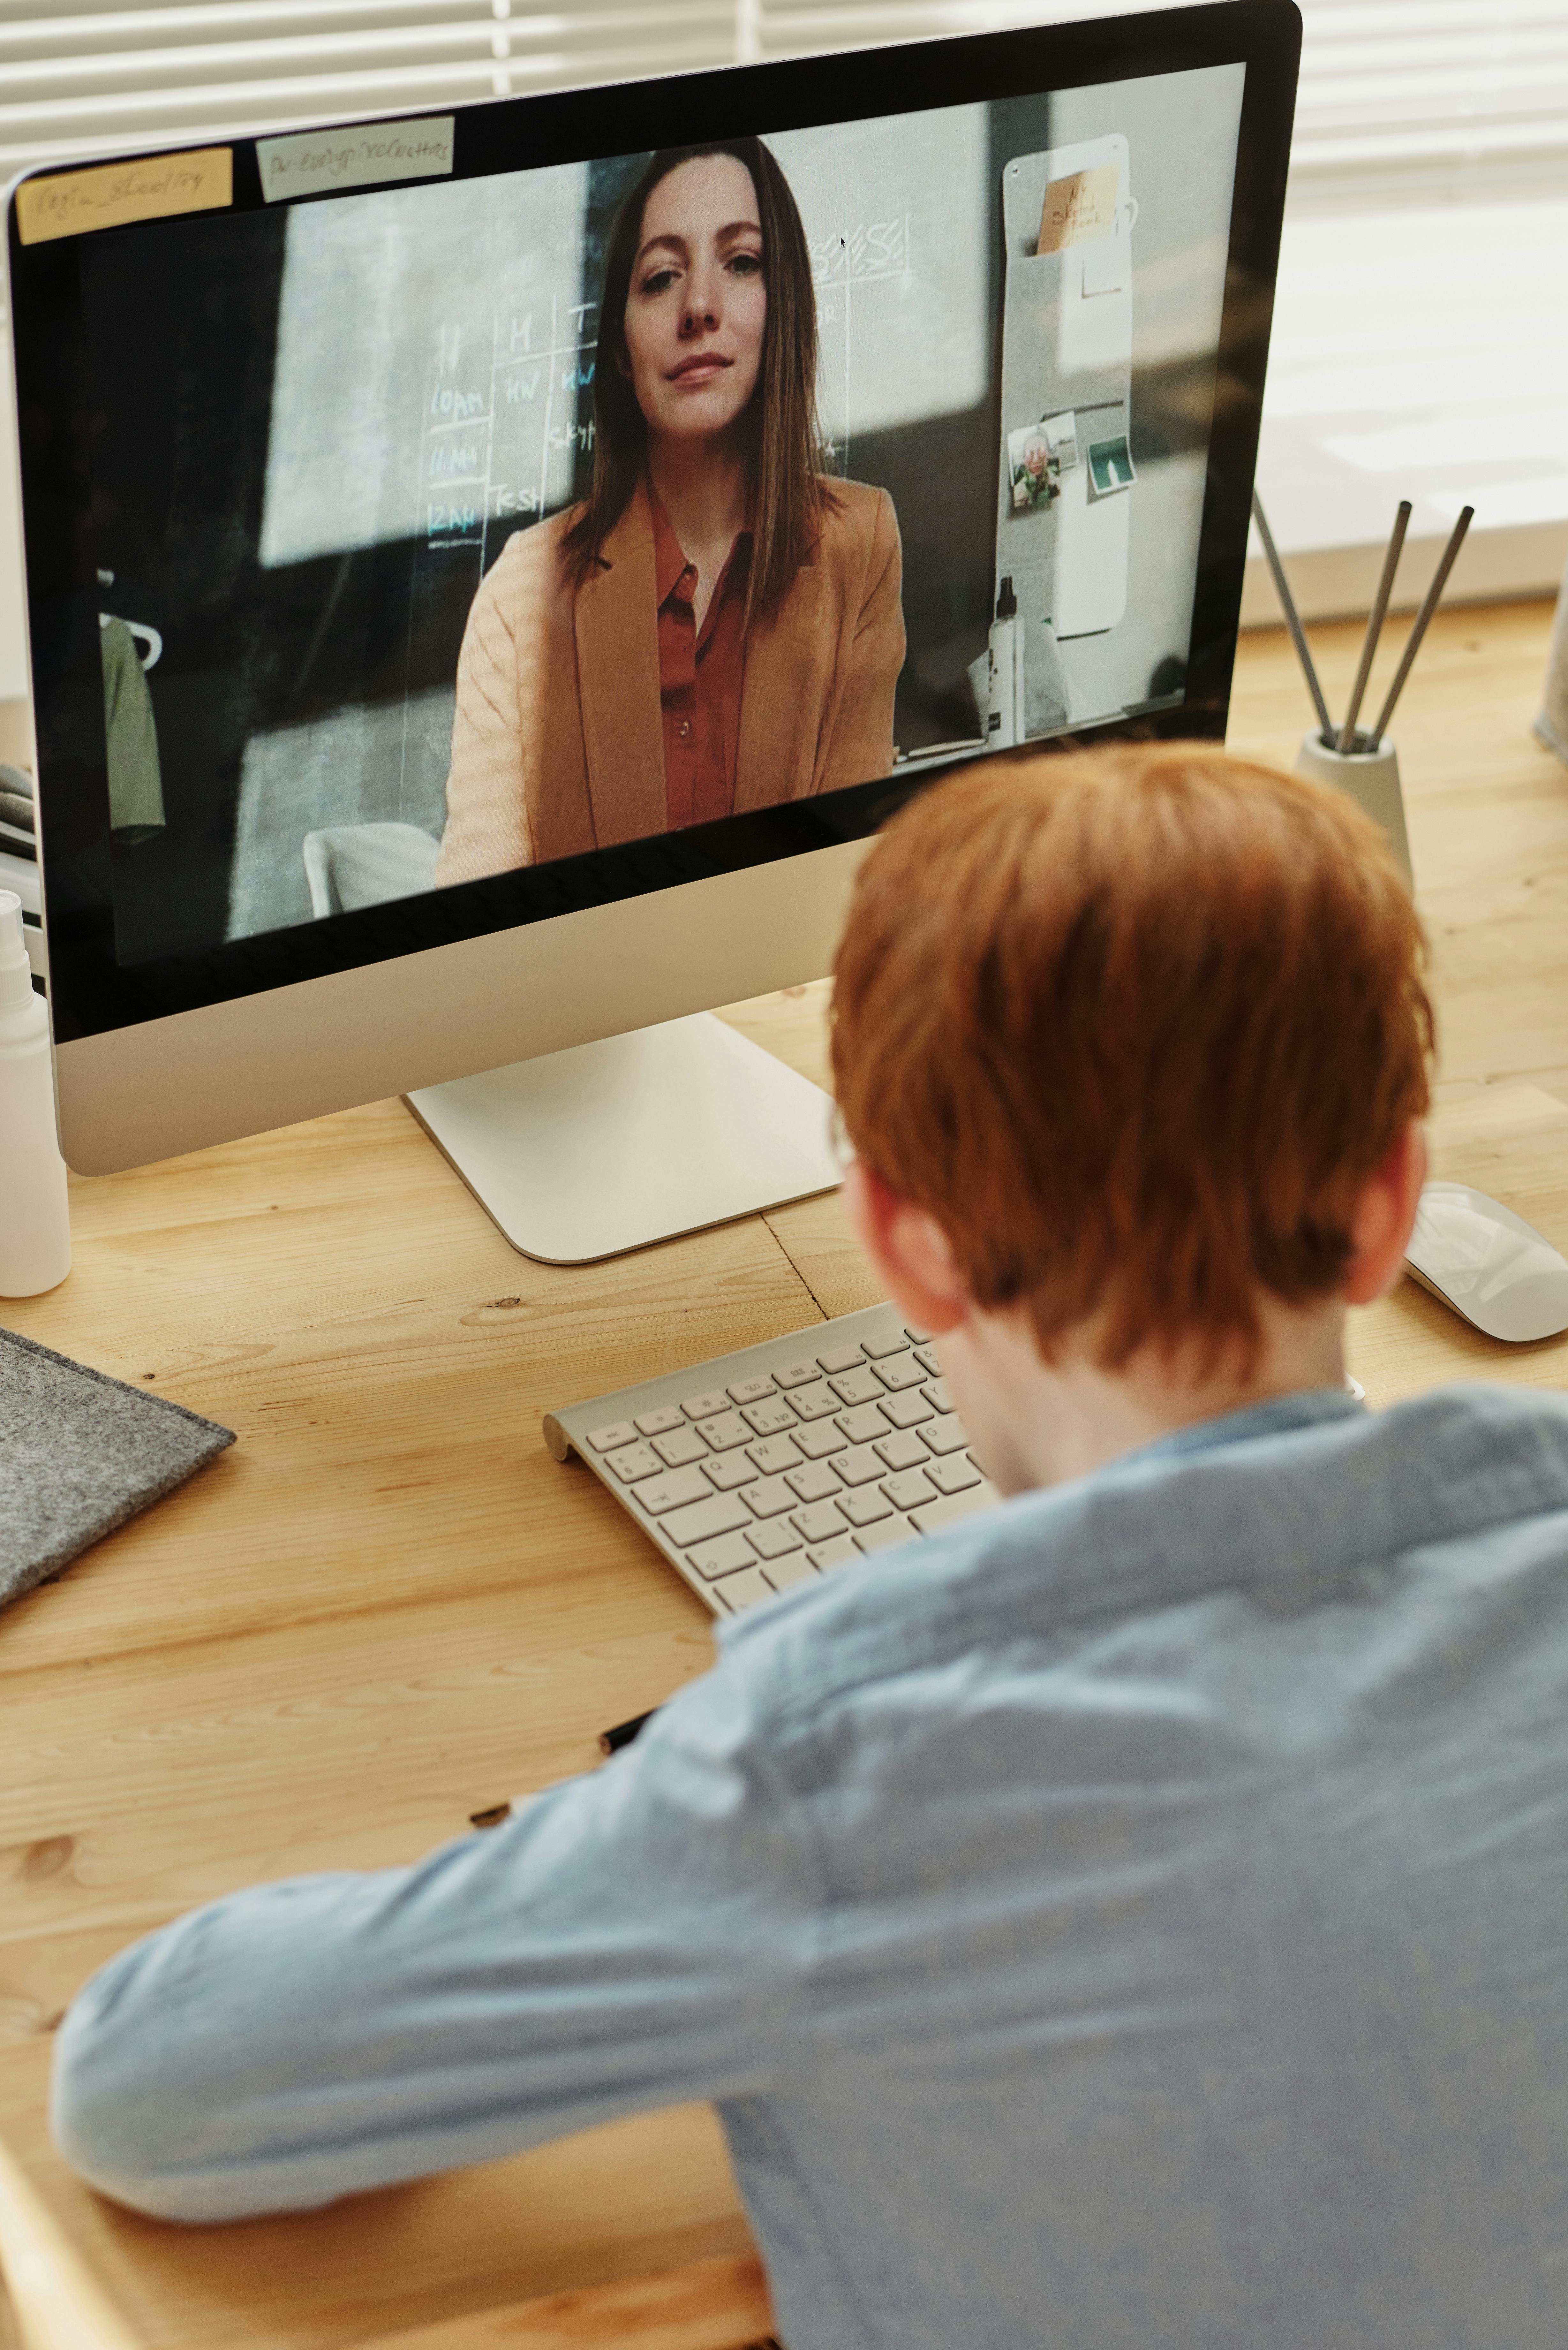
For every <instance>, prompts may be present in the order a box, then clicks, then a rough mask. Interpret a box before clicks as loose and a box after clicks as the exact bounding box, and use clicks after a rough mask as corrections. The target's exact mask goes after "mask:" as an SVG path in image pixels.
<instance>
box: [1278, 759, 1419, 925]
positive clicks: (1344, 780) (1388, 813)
mask: <svg viewBox="0 0 1568 2350" xmlns="http://www.w3.org/2000/svg"><path fill="white" fill-rule="evenodd" d="M1296 773H1297V775H1310V776H1311V777H1312V780H1313V781H1314V783H1315V784H1333V785H1334V788H1335V789H1336V790H1338V791H1342V792H1347V793H1348V794H1349V795H1350V797H1351V798H1352V799H1353V800H1354V801H1355V805H1356V806H1357V807H1358V808H1360V809H1361V810H1362V812H1363V814H1364V815H1366V816H1370V817H1371V818H1372V821H1373V823H1374V824H1376V825H1381V827H1383V831H1384V834H1385V837H1386V839H1387V842H1388V846H1389V847H1390V848H1391V849H1392V850H1393V852H1394V862H1395V863H1396V865H1397V867H1398V868H1399V870H1400V872H1401V873H1403V875H1404V876H1405V879H1406V880H1407V882H1410V881H1412V877H1411V872H1410V843H1409V840H1408V838H1407V835H1406V831H1405V796H1404V794H1403V793H1402V792H1401V790H1400V788H1399V754H1398V753H1397V751H1396V750H1395V748H1394V745H1393V743H1389V742H1382V743H1377V744H1376V745H1374V744H1373V743H1371V742H1370V741H1369V740H1368V738H1367V736H1366V735H1365V734H1357V736H1356V738H1355V750H1353V751H1347V752H1345V754H1344V755H1343V756H1342V755H1341V754H1340V753H1339V752H1337V751H1334V750H1331V749H1330V748H1329V747H1328V746H1327V745H1326V744H1325V743H1324V739H1323V737H1322V735H1321V734H1320V733H1318V731H1317V728H1316V727H1315V726H1314V727H1313V728H1312V730H1311V732H1310V733H1306V734H1303V737H1302V747H1301V750H1300V753H1299V754H1298V755H1297V758H1296ZM1412 886H1414V884H1413V882H1412Z"/></svg>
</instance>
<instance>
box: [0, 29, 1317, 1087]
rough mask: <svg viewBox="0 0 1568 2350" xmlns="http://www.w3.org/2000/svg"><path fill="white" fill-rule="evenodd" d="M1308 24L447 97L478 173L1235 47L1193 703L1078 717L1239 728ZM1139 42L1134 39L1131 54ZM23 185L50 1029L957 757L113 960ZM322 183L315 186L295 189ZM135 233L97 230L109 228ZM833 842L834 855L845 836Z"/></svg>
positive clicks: (294, 963) (32, 583)
mask: <svg viewBox="0 0 1568 2350" xmlns="http://www.w3.org/2000/svg"><path fill="white" fill-rule="evenodd" d="M1129 35H1130V36H1132V37H1131V40H1130V42H1129V39H1128V36H1129ZM1300 42H1301V18H1300V16H1299V13H1298V11H1297V9H1296V7H1295V6H1294V5H1293V0H1217V5H1207V6H1199V7H1194V8H1179V9H1170V10H1162V11H1158V12H1154V13H1150V14H1147V15H1142V14H1140V15H1137V16H1132V17H1114V18H1101V19H1097V20H1091V21H1088V22H1084V23H1077V24H1072V25H1054V26H1044V27H1039V28H1033V29H1027V30H1022V31H1009V32H1004V33H994V34H984V35H977V36H971V37H968V38H964V39H960V40H949V41H940V42H913V43H909V44H904V45H900V46H898V47H892V48H888V49H874V50H861V51H855V52H850V53H847V54H846V53H835V55H834V57H833V60H832V63H833V77H832V84H831V89H830V90H828V91H825V89H824V77H823V74H822V69H821V68H822V61H821V60H820V59H817V58H802V59H791V60H788V61H784V62H781V63H777V64H769V65H764V66H746V67H735V68H725V69H720V70H714V71H709V72H704V73H701V74H691V75H681V76H678V77H670V78H664V79H659V80H657V81H652V82H648V81H644V82H637V83H625V84H616V85H611V86H608V87H601V88H589V89H586V90H572V91H566V92H556V93H551V94H548V95H545V96H539V97H530V98H520V99H495V100H489V101H483V102H479V103H475V104H473V105H470V106H468V107H459V108H457V109H442V111H443V112H451V113H452V114H453V116H454V120H453V146H454V152H453V173H452V176H453V177H454V178H473V177H483V176H488V175H490V174H493V173H496V172H514V171H517V170H519V169H523V168H531V167H534V166H543V165H549V164H557V163H566V162H576V161H584V160H589V159H593V158H597V157H602V156H607V155H614V154H618V153H627V152H632V151H638V150H639V149H641V148H644V147H646V146H647V145H648V144H649V109H650V107H651V108H656V109H657V127H658V140H659V143H660V144H670V145H674V144H684V143H688V142H690V141H695V140H701V139H704V138H709V137H717V136H723V135H726V134H731V133H732V132H733V130H734V129H735V126H736V125H737V124H742V125H743V126H744V127H745V128H747V129H748V130H754V131H756V132H757V133H758V134H759V135H762V136H763V137H765V136H767V135H768V134H769V133H770V132H774V131H782V130H792V129H796V128H806V127H815V126H819V125H825V124H828V123H833V122H840V121H853V120H871V119H874V118H877V117H880V116H885V115H888V114H902V113H907V112H911V111H916V110H919V109H923V108H927V107H930V108H936V107H948V106H955V105H962V104H966V103H975V102H985V101H986V100H988V99H993V98H996V97H998V96H1001V95H1003V94H1009V95H1016V94H1017V93H1019V92H1020V91H1027V90H1030V89H1038V90H1040V91H1042V92H1050V91H1052V90H1059V89H1071V88H1083V87H1087V86H1092V85H1093V84H1094V83H1096V82H1104V81H1112V80H1132V79H1141V78H1147V77H1150V76H1158V75H1164V74H1171V73H1179V72H1187V71H1192V70H1195V69H1200V68H1205V67H1212V66H1219V65H1228V64H1238V65H1241V66H1243V67H1244V68H1245V69H1246V70H1245V81H1244V86H1243V91H1242V102H1241V120H1240V125H1239V132H1238V140H1237V154H1236V175H1235V183H1234V192H1233V198H1232V205H1231V236H1230V250H1229V257H1228V265H1227V273H1226V286H1225V298H1224V307H1223V312H1222V317H1221V321H1220V338H1219V360H1218V369H1217V376H1216V391H1215V404H1214V416H1213V423H1212V430H1211V438H1210V452H1209V464H1208V477H1207V482H1206V485H1205V493H1204V504H1203V512H1202V521H1201V528H1200V536H1199V554H1198V564H1197V577H1196V583H1195V597H1194V606H1193V619H1192V635H1191V650H1190V656H1189V666H1188V676H1187V685H1186V692H1185V697H1184V700H1183V701H1182V702H1181V703H1180V705H1179V706H1176V707H1172V708H1170V709H1168V710H1164V711H1158V712H1151V713H1149V714H1147V715H1146V716H1144V717H1141V718H1138V719H1137V720H1134V721H1131V722H1129V721H1127V720H1116V719H1113V720H1109V721H1106V722H1104V723H1102V724H1099V725H1097V726H1096V727H1094V728H1093V729H1088V730H1085V732H1084V733H1081V734H1079V735H1078V736H1076V737H1075V738H1072V739H1075V740H1080V741H1081V740H1084V739H1087V737H1088V735H1090V734H1093V735H1095V736H1099V735H1107V734H1108V735H1123V736H1125V735H1127V733H1129V732H1135V733H1142V734H1149V735H1158V736H1166V737H1169V736H1197V737H1204V738H1208V739H1210V740H1217V739H1222V738H1223V735H1224V732H1225V726H1226V719H1227V713H1228V707H1229V700H1230V688H1231V668H1232V663H1233V659H1234V650H1235V636H1236V628H1237V623H1238V619H1239V616H1240V609H1241V585H1242V577H1243V571H1244V567H1245V562H1246V547H1247V529H1248V518H1249V499H1250V492H1251V480H1252V473H1253V468H1254V464H1255V460H1256V452H1257V444H1258V432H1259V426H1260V421H1261V411H1262V387H1263V379H1264V371H1265V368H1266V362H1267V353H1268V341H1269V331H1270V325H1271V320H1272V296H1273V284H1274V275H1275V269H1276V265H1277V261H1278V254H1279V243H1280V234H1281V225H1282V211H1283V203H1284V186H1285V172H1286V165H1287V161H1288V156H1289V148H1290V133H1291V125H1292V119H1293V108H1294V97H1295V81H1296V67H1297V62H1298V59H1299V52H1300ZM1129 46H1130V47H1134V48H1135V49H1136V55H1133V56H1131V57H1129V56H1128V55H1127V47H1129ZM431 111H433V109H432V110H431ZM379 119H387V118H379ZM397 119H399V120H414V119H417V118H416V117H410V116H401V117H399V118H397ZM188 143H189V142H188ZM224 143H226V144H229V145H231V146H232V150H233V158H234V203H233V209H234V210H235V211H244V210H261V209H263V208H264V204H265V200H264V197H263V194H262V189H261V181H260V174H259V168H258V164H257V159H256V140H255V138H254V137H246V138H237V139H234V140H232V141H227V142H224ZM157 152H159V153H169V154H177V153H179V152H181V150H180V149H179V148H173V147H170V148H162V149H159V150H157ZM94 160H97V159H94ZM105 160H110V161H121V160H127V159H125V158H123V157H117V158H109V159H105ZM56 168H57V167H56ZM24 176H25V178H26V177H37V176H47V175H46V174H38V173H30V174H26V175H24ZM22 184H23V182H22V181H18V182H16V183H14V185H13V187H12V189H11V191H10V197H9V202H8V204H7V232H8V239H9V251H10V269H11V292H12V317H13V328H12V333H13V343H14V353H15V364H16V394H17V404H18V421H19V434H18V441H19V455H20V471H21V488H22V502H23V514H24V518H25V529H26V594H27V610H28V623H29V649H30V659H31V677H32V692H33V705H34V716H35V727H36V743H37V759H38V804H39V819H40V833H41V869H42V882H43V889H44V893H45V900H46V909H47V931H48V951H49V970H50V979H49V989H50V999H51V1014H52V1019H53V1023H54V1029H55V1035H56V1038H57V1043H59V1044H70V1043H73V1042H76V1041H78V1040H83V1039H88V1038H92V1037H100V1036H101V1037H107V1036H109V1035H114V1034H116V1033H118V1032H123V1031H125V1030H128V1029H135V1028H137V1027H140V1026H142V1025H146V1024H156V1025H158V1026H160V1027H161V1026H162V1025H163V1024H165V1023H166V1022H167V1021H168V1020H169V1019H170V1018H171V1017H178V1016H179V1015H181V1014H186V1013H190V1012H192V1011H196V1010H199V1009H210V1008H211V1007H213V1006H216V1005H221V1004H224V1003H236V1002H239V1001H243V1000H245V999H249V998H252V997H254V996H256V995H260V994H265V993H268V992H270V991H275V990H291V989H294V988H297V987H299V986H301V985H307V984H308V983H311V982H315V981H321V980H326V979H328V978H330V977H332V976H333V975H335V974H341V973H348V972H363V971H367V970H369V969H373V968H375V967H376V966H379V965H382V964H387V963H389V962H397V961H400V960H402V959H404V958H408V957H410V956H415V957H418V956H422V955H424V954H427V953H429V952H430V951H434V950H442V949H450V948H452V947H453V946H455V945H457V944H459V943H461V942H462V941H470V940H476V939H482V938H488V937H493V936H494V935H495V934H497V933H502V932H509V931H519V930H529V929H533V928H535V927H536V926H538V925H540V924H548V923H552V922H557V921H559V920H562V919H563V918H569V917H572V916H580V915H582V914H584V913H587V912H588V911H590V910H596V909H604V908H607V907H612V906H614V905H616V904H618V903H623V902H625V901H627V900H629V899H637V898H640V897H644V896H649V895H657V896H660V897H661V896H663V895H664V894H665V893H668V892H670V891H680V890H682V889H686V888H688V887H689V886H690V885H692V884H694V883H701V882H712V881H714V880H716V879H719V878H720V877H722V876H725V875H735V874H741V873H746V872H753V871H754V870H755V869H756V868H766V867H768V866H771V865H774V864H776V863H778V862H780V861H783V860H788V859H794V858H803V857H805V858H809V857H813V856H814V855H815V853H816V852H820V851H824V850H836V849H842V848H843V847H845V846H846V845H848V844H851V843H855V842H857V841H863V840H864V839H866V838H867V837H869V836H870V835H871V834H872V833H874V832H875V831H876V829H877V827H878V826H879V825H880V824H881V823H883V822H884V821H885V820H886V818H887V817H888V815H889V814H890V813H891V812H892V811H893V810H894V809H896V808H897V807H898V806H901V805H902V804H903V802H904V801H905V800H907V799H908V798H909V797H910V796H912V795H914V794H915V793H917V792H919V791H920V790H922V789H924V788H926V787H927V786H928V785H929V783H930V782H932V781H933V780H934V779H935V777H936V776H937V775H939V774H940V773H941V772H943V766H944V763H943V762H941V761H940V760H927V759H915V760H911V761H909V762H908V763H906V764H902V765H900V766H899V767H898V768H897V769H896V770H895V771H894V773H893V774H892V775H889V776H884V777H880V778H877V779H875V780H873V781H870V782H867V784H864V785H854V786H851V787H849V788H847V789H845V790H839V791H836V792H834V793H832V794H830V795H822V796H820V797H817V798H812V799H807V800H802V801H794V802H790V803H788V804H786V805H784V806H780V807H777V808H773V809H767V810H763V811H759V812H757V813H755V814H751V815H746V816H732V817H729V818H726V819H724V820H723V821H722V822H720V823H717V824H711V825H705V826H702V827H695V828H693V829H691V830H689V831H686V832H682V833H677V834H668V835H662V836H658V837H653V838H650V839H649V840H646V841H638V842H632V843H628V844H625V845H623V846H620V847H608V848H604V849H599V850H597V851H594V852H592V853H591V854H589V855H586V856H581V857H576V858H569V859H566V860H563V861H561V862H557V863H555V864H550V865H544V866H538V867H535V868H527V869H524V870H522V871H517V872H511V873H504V874H498V875H494V876H491V877H489V878H487V879H481V880H475V881H470V882H466V883H462V884H459V885H457V886H455V887H453V888H451V889H441V890H439V891H434V892H431V894H430V895H428V896H423V897H419V898H411V899H400V900H398V901H396V902H394V903H392V904H389V905H384V906H378V907H373V908H369V909H366V910H361V911H358V912H351V913H344V914H339V915H337V916H333V917H329V918H327V920H319V921H315V922H311V923H309V924H306V925H300V926H297V927H296V928H292V929H289V930H285V931H273V932H267V933H263V934H260V935H257V936H254V937H250V938H244V939H240V940H235V941H230V942H225V943H223V944H220V945H216V946H213V947H212V948H210V949H207V950H204V951H201V952H199V953H186V954H182V955H179V956H170V957H167V958H164V959H162V960H161V961H159V962H152V963H146V964H140V965H133V966H129V967H128V966H125V965H122V964H120V963H119V962H117V961H116V959H115V946H114V917H113V906H112V896H111V866H110V858H109V797H108V779H107V774H106V771H105V763H104V741H103V725H102V701H101V682H100V678H99V654H98V642H97V639H98V624H97V609H98V604H99V588H98V585H97V577H96V562H95V548H94V544H93V525H92V507H91V488H92V484H91V474H90V464H89V459H88V378H87V370H86V366H85V355H84V349H83V326H82V316H81V302H80V294H79V283H78V268H77V262H78V253H79V246H80V240H79V239H78V238H76V237H65V238H59V239H56V240H52V241H49V242H46V243H42V244H30V245H25V244H22V242H21V240H20V236H19V234H18V224H17V209H16V189H17V188H18V187H19V186H21V185H22ZM357 192H369V191H357ZM331 200H332V198H331V195H330V194H329V193H322V194H318V195H302V196H299V197H296V198H293V199H291V200H289V201H292V202H295V203H321V202H330V201H331ZM265 208H266V209H269V210H275V209H278V207H276V206H267V207H265ZM125 233H126V232H125V231H123V230H117V229H113V228H110V229H103V230H97V231H94V232H92V234H94V236H95V237H101V236H114V235H117V234H125ZM1063 740H1064V738H1062V737H1054V738H1052V741H1053V742H1054V743H1061V742H1062V741H1063ZM827 861H828V863H829V864H832V865H834V866H835V868H836V866H837V864H838V862H839V860H838V859H836V858H829V859H828V860H827ZM747 894H748V896H750V895H751V894H752V893H751V892H750V891H748V893H747Z"/></svg>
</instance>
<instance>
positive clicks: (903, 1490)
mask: <svg viewBox="0 0 1568 2350" xmlns="http://www.w3.org/2000/svg"><path fill="white" fill-rule="evenodd" d="M878 1450H880V1448H878ZM930 1457H931V1456H930V1454H929V1452H928V1453H927V1455H926V1459H927V1460H928V1461H929V1460H930ZM940 1465H941V1464H940V1462H938V1463H937V1464H936V1466H938V1467H940ZM943 1490H944V1491H947V1490H950V1489H948V1488H944V1489H943ZM882 1491H883V1492H885V1493H886V1494H887V1496H888V1500H889V1501H890V1502H891V1503H892V1504H893V1507H894V1508H895V1509H896V1510H918V1509H919V1506H920V1503H922V1502H934V1501H935V1500H936V1498H937V1493H936V1488H935V1486H934V1485H932V1484H931V1483H930V1482H929V1479H927V1478H925V1477H922V1476H921V1474H920V1472H919V1470H918V1469H904V1470H901V1471H899V1473H898V1476H897V1477H889V1478H888V1482H887V1483H886V1484H885V1485H884V1486H883V1488H882Z"/></svg>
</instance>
